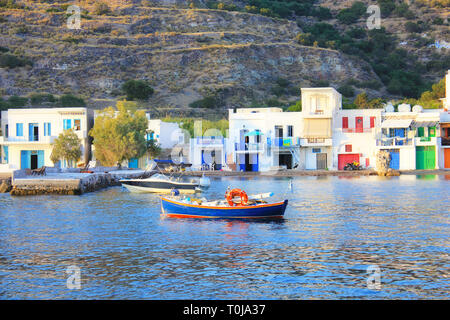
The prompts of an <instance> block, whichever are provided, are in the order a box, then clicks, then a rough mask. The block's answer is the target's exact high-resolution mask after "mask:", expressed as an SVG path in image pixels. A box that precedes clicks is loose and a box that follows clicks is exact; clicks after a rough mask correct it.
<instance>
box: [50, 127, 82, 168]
mask: <svg viewBox="0 0 450 320" xmlns="http://www.w3.org/2000/svg"><path fill="white" fill-rule="evenodd" d="M52 145H53V150H52V153H51V155H50V159H51V160H52V162H53V163H57V162H58V161H60V160H66V161H67V162H68V163H69V164H72V163H73V164H75V163H76V162H78V160H80V158H81V140H80V139H79V138H78V136H77V135H76V133H75V131H73V129H69V130H64V132H63V133H61V134H60V135H59V136H58V138H56V139H55V141H54V142H53V143H52Z"/></svg>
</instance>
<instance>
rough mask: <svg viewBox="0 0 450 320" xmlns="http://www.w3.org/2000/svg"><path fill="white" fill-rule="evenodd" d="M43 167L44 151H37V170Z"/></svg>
mask: <svg viewBox="0 0 450 320" xmlns="http://www.w3.org/2000/svg"><path fill="white" fill-rule="evenodd" d="M43 166H44V150H39V151H38V168H42V167H43Z"/></svg>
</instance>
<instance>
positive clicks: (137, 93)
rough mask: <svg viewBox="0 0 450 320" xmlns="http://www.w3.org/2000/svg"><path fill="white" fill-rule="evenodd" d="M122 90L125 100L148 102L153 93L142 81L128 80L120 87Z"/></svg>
mask: <svg viewBox="0 0 450 320" xmlns="http://www.w3.org/2000/svg"><path fill="white" fill-rule="evenodd" d="M122 90H123V92H124V93H125V94H126V95H127V100H148V98H150V96H151V95H152V94H153V93H154V90H153V88H152V87H150V85H149V84H148V83H147V82H146V81H143V80H128V81H127V82H125V83H124V84H123V85H122Z"/></svg>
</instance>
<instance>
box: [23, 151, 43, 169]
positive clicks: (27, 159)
mask: <svg viewBox="0 0 450 320" xmlns="http://www.w3.org/2000/svg"><path fill="white" fill-rule="evenodd" d="M32 155H33V156H36V155H37V163H35V165H36V166H37V168H42V167H43V166H44V150H37V151H36V150H33V151H30V150H22V151H20V169H31V156H32Z"/></svg>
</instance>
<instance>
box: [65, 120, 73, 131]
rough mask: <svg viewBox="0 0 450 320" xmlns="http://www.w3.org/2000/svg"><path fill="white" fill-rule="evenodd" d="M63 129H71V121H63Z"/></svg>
mask: <svg viewBox="0 0 450 320" xmlns="http://www.w3.org/2000/svg"><path fill="white" fill-rule="evenodd" d="M63 129H64V130H68V129H72V119H63Z"/></svg>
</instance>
